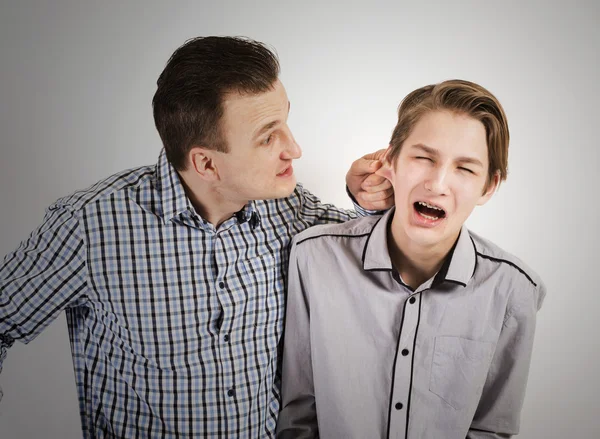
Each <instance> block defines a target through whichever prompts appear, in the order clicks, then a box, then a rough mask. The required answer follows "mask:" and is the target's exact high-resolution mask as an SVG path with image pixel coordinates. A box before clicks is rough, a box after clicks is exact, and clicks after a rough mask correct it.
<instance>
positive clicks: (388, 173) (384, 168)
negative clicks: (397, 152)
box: [375, 145, 394, 182]
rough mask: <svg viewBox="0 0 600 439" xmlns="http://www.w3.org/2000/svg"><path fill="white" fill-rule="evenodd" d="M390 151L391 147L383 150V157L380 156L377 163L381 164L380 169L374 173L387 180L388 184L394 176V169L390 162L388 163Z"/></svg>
mask: <svg viewBox="0 0 600 439" xmlns="http://www.w3.org/2000/svg"><path fill="white" fill-rule="evenodd" d="M391 149H392V145H389V146H388V147H387V149H386V150H385V153H384V154H383V156H381V158H380V159H379V161H380V162H381V167H380V168H379V169H378V170H377V171H375V174H377V175H380V176H381V177H383V178H385V179H386V180H389V181H390V182H392V179H393V176H394V167H393V164H392V162H391V161H390V151H391Z"/></svg>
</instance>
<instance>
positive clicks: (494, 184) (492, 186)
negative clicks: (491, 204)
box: [477, 171, 500, 206]
mask: <svg viewBox="0 0 600 439" xmlns="http://www.w3.org/2000/svg"><path fill="white" fill-rule="evenodd" d="M499 184H500V172H499V171H496V173H495V174H494V176H493V177H492V180H491V181H490V183H489V184H488V187H487V188H486V189H485V191H484V192H483V194H482V195H481V197H480V198H479V201H478V202H477V205H478V206H483V205H484V204H485V203H487V202H488V201H489V199H490V198H492V195H494V192H496V189H498V185H499Z"/></svg>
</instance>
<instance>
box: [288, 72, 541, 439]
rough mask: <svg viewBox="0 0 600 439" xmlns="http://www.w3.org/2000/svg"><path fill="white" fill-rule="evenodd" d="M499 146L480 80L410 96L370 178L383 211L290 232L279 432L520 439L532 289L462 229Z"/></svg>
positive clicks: (496, 171) (499, 158)
mask: <svg viewBox="0 0 600 439" xmlns="http://www.w3.org/2000/svg"><path fill="white" fill-rule="evenodd" d="M508 141H509V131H508V125H507V123H506V117H505V114H504V111H503V109H502V107H501V105H500V103H499V102H498V101H497V99H496V98H495V97H494V96H493V95H492V94H491V93H490V92H488V91H487V90H486V89H484V88H483V87H481V86H479V85H477V84H473V83H470V82H466V81H458V80H454V81H447V82H442V83H440V84H437V85H429V86H426V87H423V88H421V89H418V90H416V91H414V92H412V93H410V94H409V95H408V96H407V97H406V98H405V99H404V101H403V102H402V104H401V106H400V108H399V110H398V123H397V125H396V127H395V129H394V132H393V135H392V139H391V142H390V147H389V149H388V153H387V156H386V158H385V162H386V164H384V167H383V168H382V171H381V172H382V173H383V174H384V175H386V177H387V178H388V179H389V180H390V181H391V183H392V186H393V187H394V198H395V206H396V207H395V209H392V210H390V211H389V212H387V213H386V214H385V215H383V216H382V217H369V218H363V219H358V220H355V221H350V222H347V223H345V224H339V225H328V226H317V227H314V228H312V229H310V230H307V231H305V232H303V233H301V234H299V235H297V236H296V238H294V242H293V246H292V250H291V255H290V270H289V285H288V304H287V315H286V329H285V342H284V353H283V372H282V378H283V385H282V397H283V401H282V412H281V414H280V418H279V424H278V431H279V433H280V434H279V437H282V438H287V437H293V438H309V437H311V438H312V437H319V436H320V437H324V438H338V437H339V438H366V437H368V438H376V437H381V438H383V437H390V438H408V439H417V438H419V439H440V438H444V439H453V438H456V439H458V438H461V439H464V438H465V437H468V438H506V437H510V436H511V435H513V434H517V433H518V430H519V414H520V411H521V406H522V404H523V398H524V392H525V386H526V381H527V374H528V368H529V362H530V357H531V349H532V342H533V336H534V328H535V318H536V311H537V310H538V309H539V308H540V306H541V304H542V300H543V298H544V295H545V288H544V285H543V284H542V282H541V281H540V279H539V278H538V276H537V275H536V274H535V273H534V272H533V271H531V270H530V269H529V268H527V267H526V266H525V265H524V264H523V263H522V262H521V261H519V260H518V259H517V258H515V257H514V256H512V255H510V254H508V253H507V252H505V251H503V250H501V249H500V248H498V247H497V246H495V245H494V244H492V243H491V242H489V241H487V240H485V239H483V238H481V237H479V236H477V235H476V234H474V233H471V232H469V231H468V230H467V229H466V227H465V226H464V225H463V224H464V222H465V220H466V219H467V218H468V216H469V215H470V213H471V212H472V210H473V209H474V207H475V206H476V205H483V204H485V203H486V202H487V201H488V200H489V199H490V198H491V196H492V194H493V193H494V191H495V189H496V188H497V186H498V184H499V183H500V181H501V180H504V179H505V178H506V172H507V158H508ZM317 259H318V263H315V262H314V261H315V260H317Z"/></svg>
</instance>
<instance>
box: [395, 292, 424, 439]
mask: <svg viewBox="0 0 600 439" xmlns="http://www.w3.org/2000/svg"><path fill="white" fill-rule="evenodd" d="M417 296H418V297H417ZM421 299H422V298H421V297H420V294H419V295H418V294H413V295H411V296H410V297H409V298H408V299H407V301H406V303H405V306H404V318H403V323H402V328H400V335H399V337H400V339H399V340H398V345H397V349H398V354H397V356H396V362H395V371H394V382H393V383H392V392H393V393H392V395H393V399H392V401H393V406H392V411H391V413H390V427H391V429H390V437H396V436H398V437H404V435H405V433H406V428H407V425H406V419H407V417H406V413H405V410H407V407H408V405H407V404H408V399H409V397H410V381H411V376H412V357H413V356H412V355H411V351H412V346H413V345H414V337H415V336H416V333H417V324H418V321H419V306H418V303H419V302H418V301H419V300H421Z"/></svg>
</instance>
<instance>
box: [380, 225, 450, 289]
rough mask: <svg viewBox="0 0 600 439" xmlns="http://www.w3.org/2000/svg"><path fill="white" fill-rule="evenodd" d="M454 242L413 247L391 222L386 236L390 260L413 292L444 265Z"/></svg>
mask: <svg viewBox="0 0 600 439" xmlns="http://www.w3.org/2000/svg"><path fill="white" fill-rule="evenodd" d="M455 241H456V239H455V240H452V241H450V242H444V243H439V244H438V245H435V246H431V247H423V246H418V245H415V244H414V243H413V242H411V241H410V239H408V237H407V236H406V234H405V233H403V231H402V230H401V229H400V228H399V227H394V221H392V222H391V225H390V228H389V229H388V234H387V243H388V249H389V253H390V259H391V260H392V264H393V266H394V267H395V268H396V270H398V273H399V274H400V277H401V278H402V280H403V281H404V282H405V283H406V284H407V285H408V286H409V287H411V288H412V289H413V290H415V289H417V288H418V287H419V286H420V285H421V284H423V283H424V282H425V281H427V280H428V279H430V278H431V277H433V275H435V274H436V273H437V272H438V271H439V269H440V268H441V267H442V265H443V264H444V261H445V260H446V257H447V256H448V254H449V253H450V250H451V249H452V246H453V245H454V242H455Z"/></svg>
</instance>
